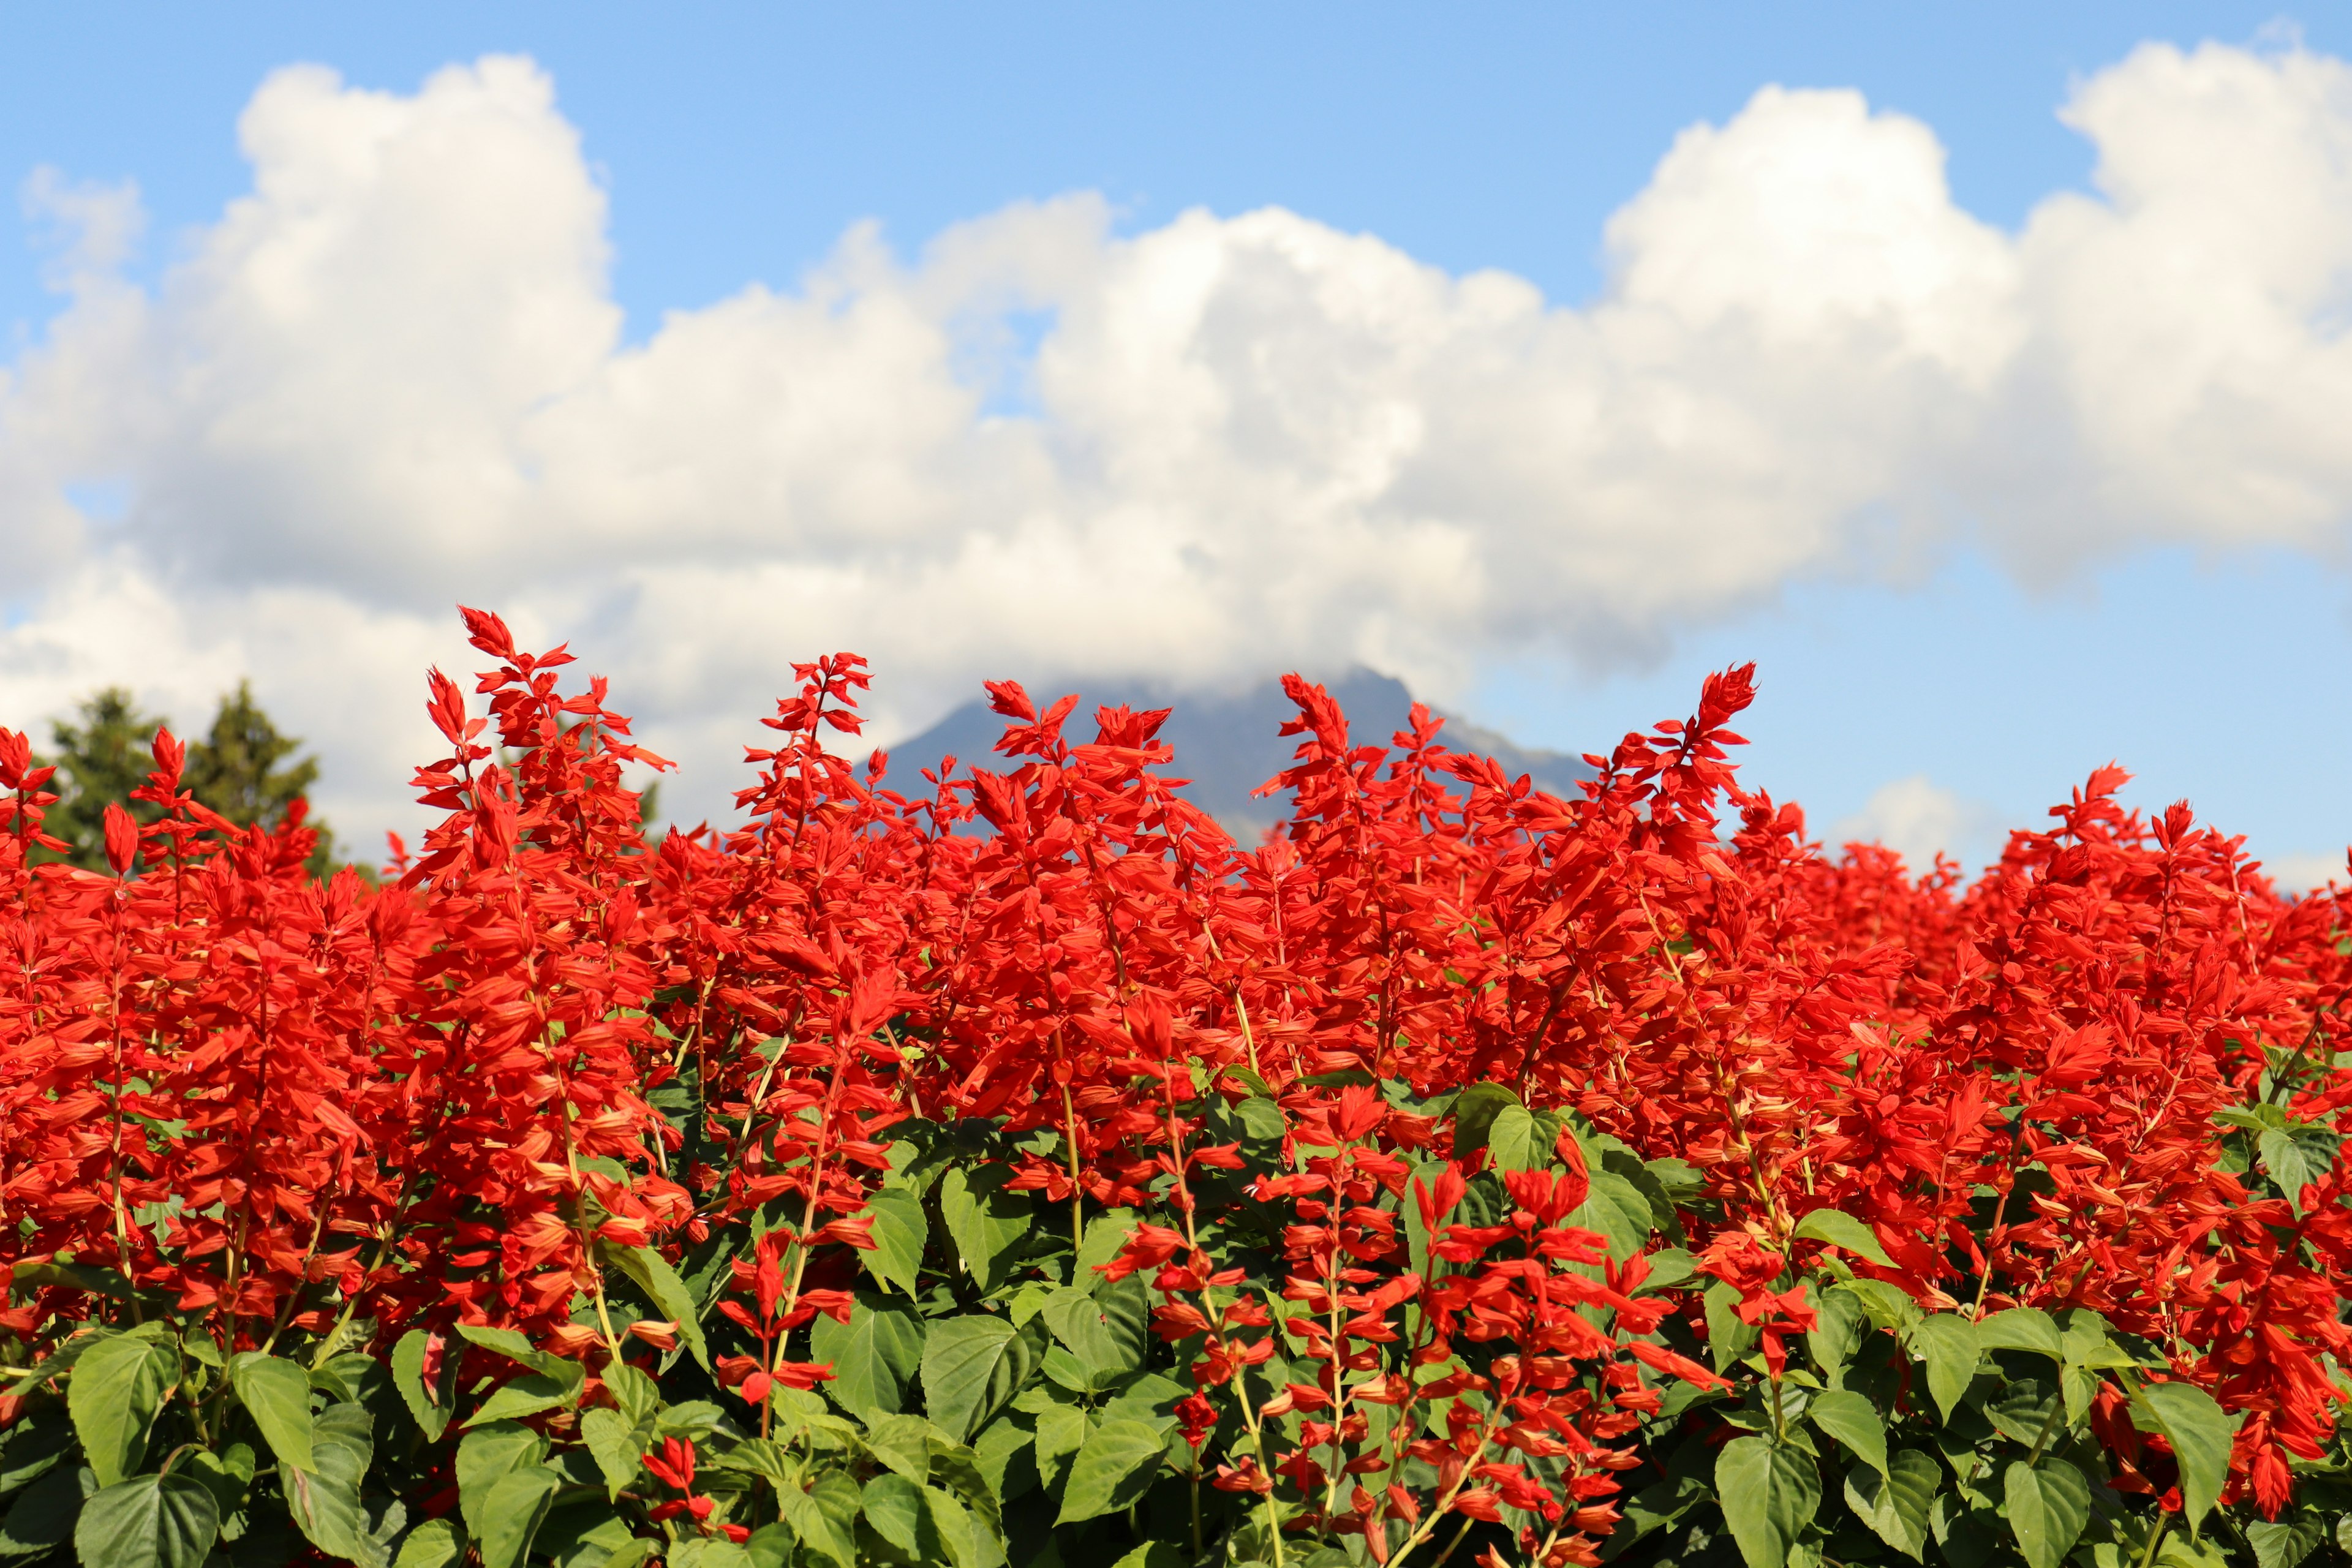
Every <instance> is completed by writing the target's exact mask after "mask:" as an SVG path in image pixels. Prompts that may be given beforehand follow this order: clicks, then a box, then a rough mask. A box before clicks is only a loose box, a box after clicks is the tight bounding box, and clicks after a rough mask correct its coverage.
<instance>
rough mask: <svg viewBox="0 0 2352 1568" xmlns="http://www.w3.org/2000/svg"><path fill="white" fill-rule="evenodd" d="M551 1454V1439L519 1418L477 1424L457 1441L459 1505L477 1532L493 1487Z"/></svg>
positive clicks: (479, 1532)
mask: <svg viewBox="0 0 2352 1568" xmlns="http://www.w3.org/2000/svg"><path fill="white" fill-rule="evenodd" d="M546 1457H547V1439H546V1438H544V1437H542V1436H540V1435H539V1434H538V1433H536V1432H534V1431H532V1430H531V1429H530V1427H528V1426H523V1425H522V1424H521V1423H520V1422H516V1421H500V1422H498V1423H496V1424H494V1425H491V1426H477V1427H475V1428H474V1429H473V1430H472V1431H470V1432H467V1434H466V1438H465V1441H464V1442H461V1443H459V1444H458V1445H457V1509H458V1511H459V1512H460V1513H462V1514H463V1515H464V1516H465V1519H466V1528H467V1530H469V1531H472V1532H473V1533H475V1534H476V1535H479V1534H481V1533H482V1527H483V1525H484V1524H485V1523H486V1522H487V1521H488V1518H489V1515H488V1512H487V1509H488V1503H489V1498H490V1489H491V1488H492V1487H494V1486H496V1485H498V1483H499V1478H500V1477H502V1476H504V1475H506V1474H507V1473H508V1472H509V1471H512V1470H519V1469H522V1468H526V1467H528V1466H531V1465H536V1464H538V1463H539V1462H540V1460H541V1459H542V1458H546Z"/></svg>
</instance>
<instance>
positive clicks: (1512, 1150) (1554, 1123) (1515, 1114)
mask: <svg viewBox="0 0 2352 1568" xmlns="http://www.w3.org/2000/svg"><path fill="white" fill-rule="evenodd" d="M1557 1142H1559V1119H1558V1118H1556V1117H1554V1116H1552V1115H1551V1114H1550V1113H1549V1112H1548V1111H1540V1110H1533V1111H1531V1110H1528V1108H1527V1107H1525V1106H1523V1105H1518V1104H1511V1105H1506V1106H1504V1107H1502V1108H1501V1109H1500V1110H1497V1111H1496V1114H1495V1121H1494V1125H1493V1126H1491V1127H1489V1128H1488V1129H1487V1131H1486V1153H1487V1156H1488V1157H1489V1158H1490V1159H1492V1160H1493V1161H1494V1162H1495V1169H1496V1170H1498V1171H1539V1170H1541V1169H1543V1168H1544V1167H1545V1166H1547V1165H1549V1164H1550V1163H1552V1162H1553V1161H1554V1160H1556V1159H1558V1158H1559V1154H1558V1152H1557V1151H1556V1150H1555V1149H1554V1148H1553V1145H1554V1144H1556V1143H1557ZM1594 1174H1595V1175H1598V1174H1599V1172H1597V1171H1596V1172H1594ZM1629 1185H1630V1184H1629ZM1642 1206H1643V1211H1644V1217H1645V1223H1644V1224H1643V1226H1642V1234H1643V1235H1644V1236H1647V1235H1648V1234H1649V1233H1650V1227H1649V1226H1648V1224H1647V1223H1646V1215H1647V1211H1648V1208H1649V1201H1648V1200H1647V1199H1646V1198H1645V1199H1643V1205H1642Z"/></svg>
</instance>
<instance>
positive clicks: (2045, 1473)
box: [2002, 1458, 2091, 1568]
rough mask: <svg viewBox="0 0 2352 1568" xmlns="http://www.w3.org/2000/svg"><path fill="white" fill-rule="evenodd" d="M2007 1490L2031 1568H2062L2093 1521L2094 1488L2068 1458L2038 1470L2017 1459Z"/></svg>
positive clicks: (2004, 1487)
mask: <svg viewBox="0 0 2352 1568" xmlns="http://www.w3.org/2000/svg"><path fill="white" fill-rule="evenodd" d="M2002 1491H2003V1494H2004V1495H2003V1497H2002V1501H2003V1502H2005V1503H2006V1504H2008V1507H2009V1528H2010V1529H2011V1531H2014V1532H2015V1533H2016V1536H2017V1549H2018V1550H2019V1551H2020V1552H2023V1553H2024V1554H2025V1562H2026V1568H2058V1564H2060V1563H2063V1562H2064V1561H2065V1560H2066V1553H2068V1552H2072V1551H2073V1550H2074V1542H2077V1541H2079V1540H2081V1539H2082V1537H2083V1527H2084V1525H2086V1524H2088V1523H2090V1521H2091V1483H2090V1482H2089V1481H2087V1480H2085V1479H2083V1472H2082V1471H2080V1470H2078V1469H2076V1468H2074V1466H2072V1465H2070V1464H2068V1463H2067V1462H2066V1461H2065V1460H2063V1459H2052V1458H2045V1459H2043V1460H2042V1463H2041V1464H2040V1465H2038V1466H2035V1465H2029V1464H2027V1463H2026V1462H2025V1461H2024V1460H2022V1459H2013V1460H2011V1462H2010V1466H2009V1472H2008V1474H2007V1475H2006V1476H2005V1477H2004V1478H2003V1479H2002Z"/></svg>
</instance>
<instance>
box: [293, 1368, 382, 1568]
mask: <svg viewBox="0 0 2352 1568" xmlns="http://www.w3.org/2000/svg"><path fill="white" fill-rule="evenodd" d="M374 1429H375V1419H374V1417H373V1416H372V1415H369V1414H368V1413H367V1411H366V1409H365V1408H364V1407H363V1406H361V1405H329V1406H327V1408H326V1409H324V1410H322V1411H320V1413H319V1414H318V1415H317V1416H316V1417H314V1418H313V1419H312V1421H311V1424H310V1459H311V1462H310V1464H309V1465H308V1466H299V1467H298V1466H294V1465H289V1464H288V1463H286V1462H285V1461H284V1460H282V1459H281V1460H279V1461H278V1487H279V1489H281V1490H282V1491H284V1493H285V1494H286V1510H287V1511H288V1512H289V1513H290V1514H292V1515H293V1516H294V1522H295V1524H296V1525H297V1526H299V1528H300V1530H301V1531H302V1533H303V1534H304V1535H305V1536H307V1537H309V1538H310V1544H311V1545H313V1546H316V1547H317V1548H318V1549H319V1550H320V1551H321V1552H325V1553H326V1554H327V1555H328V1556H330V1557H337V1558H343V1559H346V1560H348V1561H351V1562H353V1563H362V1564H376V1563H383V1560H384V1555H385V1553H384V1550H383V1544H382V1543H381V1542H377V1541H376V1540H375V1539H374V1538H373V1535H372V1534H371V1532H370V1530H369V1524H368V1517H367V1510H365V1509H363V1508H362V1506H361V1505H360V1482H361V1480H362V1479H363V1478H364V1477H365V1476H366V1475H367V1471H368V1466H369V1465H370V1464H371V1463H372V1462H373V1460H374V1458H375V1438H374Z"/></svg>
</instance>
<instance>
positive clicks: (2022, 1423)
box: [1984, 1377, 2058, 1448]
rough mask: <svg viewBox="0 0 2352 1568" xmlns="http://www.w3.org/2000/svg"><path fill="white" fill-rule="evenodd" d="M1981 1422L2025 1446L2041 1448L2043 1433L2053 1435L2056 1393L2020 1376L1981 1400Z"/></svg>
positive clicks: (2047, 1386)
mask: <svg viewBox="0 0 2352 1568" xmlns="http://www.w3.org/2000/svg"><path fill="white" fill-rule="evenodd" d="M1984 1413H1985V1419H1986V1420H1988V1421H1990V1422H1991V1423H1992V1426H1993V1430H1994V1431H1996V1432H1998V1433H2000V1435H2001V1436H2004V1437H2007V1438H2009V1439H2010V1440H2011V1441H2012V1442H2017V1443H2022V1444H2024V1445H2025V1446H2026V1447H2029V1448H2031V1447H2037V1446H2041V1445H2042V1443H2043V1441H2044V1437H2043V1434H2044V1433H2045V1432H2048V1433H2050V1434H2052V1435H2053V1436H2054V1435H2055V1430H2056V1429H2055V1428H2054V1427H2053V1426H2052V1425H2051V1424H2052V1423H2053V1422H2054V1421H2056V1420H2057V1419H2058V1391H2057V1390H2056V1389H2054V1388H2053V1387H2051V1386H2050V1384H2046V1383H2044V1382H2042V1380H2041V1379H2040V1378H2035V1377H2021V1378H2019V1379H2018V1380H2017V1381H2016V1382H2014V1383H2011V1384H2008V1385H2007V1386H2006V1387H2004V1388H2003V1389H2001V1391H2000V1393H1999V1394H1995V1395H1993V1397H1992V1398H1990V1399H1988V1400H1986V1401H1985V1405H1984Z"/></svg>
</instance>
